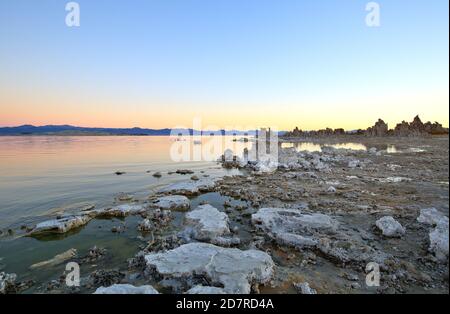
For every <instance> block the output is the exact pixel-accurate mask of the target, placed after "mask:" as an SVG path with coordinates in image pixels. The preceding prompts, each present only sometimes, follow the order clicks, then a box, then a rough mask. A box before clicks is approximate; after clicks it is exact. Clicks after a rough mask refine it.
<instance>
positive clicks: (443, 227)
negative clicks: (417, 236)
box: [429, 219, 449, 263]
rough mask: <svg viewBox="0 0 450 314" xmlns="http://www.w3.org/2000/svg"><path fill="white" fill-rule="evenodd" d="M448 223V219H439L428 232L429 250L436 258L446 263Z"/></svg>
mask: <svg viewBox="0 0 450 314" xmlns="http://www.w3.org/2000/svg"><path fill="white" fill-rule="evenodd" d="M448 225H449V223H448V219H447V220H445V219H443V220H441V221H439V223H438V224H437V225H436V227H435V228H434V230H433V231H431V232H430V247H429V251H430V252H432V253H433V254H434V256H436V258H437V259H438V260H439V261H441V262H443V263H445V262H447V263H448V249H449V244H448V238H449V235H448V234H449V228H448Z"/></svg>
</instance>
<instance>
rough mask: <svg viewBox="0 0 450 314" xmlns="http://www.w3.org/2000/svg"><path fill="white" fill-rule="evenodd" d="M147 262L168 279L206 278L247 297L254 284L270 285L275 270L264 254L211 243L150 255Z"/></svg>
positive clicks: (187, 245)
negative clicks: (268, 283)
mask: <svg viewBox="0 0 450 314" xmlns="http://www.w3.org/2000/svg"><path fill="white" fill-rule="evenodd" d="M145 261H146V264H147V266H148V267H149V268H150V269H154V270H156V271H157V272H158V273H159V274H160V275H162V276H164V277H166V278H179V279H186V280H189V279H191V278H192V276H194V275H196V276H205V277H207V278H208V280H209V281H210V282H211V284H212V285H221V286H223V287H224V288H223V290H224V292H226V293H233V294H238V293H242V294H248V293H250V290H251V285H252V284H265V283H267V282H269V281H270V279H271V278H272V275H273V269H274V263H273V261H272V258H271V257H270V256H269V255H268V254H267V253H265V252H262V251H258V250H247V251H241V250H239V249H230V248H221V247H218V246H215V245H212V244H208V243H189V244H185V245H182V246H180V247H177V248H175V249H173V250H170V251H167V252H164V253H150V254H147V255H145Z"/></svg>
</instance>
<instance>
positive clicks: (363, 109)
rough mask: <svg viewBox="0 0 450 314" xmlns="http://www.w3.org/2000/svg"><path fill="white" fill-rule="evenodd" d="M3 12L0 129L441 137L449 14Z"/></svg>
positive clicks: (213, 6)
mask: <svg viewBox="0 0 450 314" xmlns="http://www.w3.org/2000/svg"><path fill="white" fill-rule="evenodd" d="M67 2H68V1H60V0H14V1H10V0H0V41H1V43H0V47H1V48H0V83H1V86H0V125H15V124H22V123H34V124H47V123H53V124H65V123H71V124H78V125H86V126H94V125H96V126H123V127H127V126H136V125H139V126H142V127H172V126H174V125H187V126H189V123H190V122H189V121H191V120H192V118H194V117H198V116H200V117H201V118H202V120H203V122H204V123H206V124H208V123H209V124H214V125H218V126H220V127H224V126H227V125H233V126H236V124H238V125H244V124H259V125H268V124H273V125H277V126H279V128H283V129H288V128H291V127H294V126H296V125H299V126H300V127H302V126H304V128H305V129H310V128H320V127H326V126H331V127H339V126H344V127H346V128H357V127H364V126H367V125H368V124H372V123H373V122H374V121H375V120H376V119H377V118H378V117H381V118H385V119H386V120H387V121H389V122H391V123H393V122H397V121H399V120H403V119H409V120H410V119H412V118H413V116H414V115H415V114H417V113H418V114H421V115H422V116H423V118H424V119H425V120H427V119H429V120H440V121H442V122H444V124H446V125H448V117H447V116H448V83H449V82H448V73H449V66H448V53H449V51H448V1H447V0H433V1H425V0H412V1H411V0H409V1H406V0H395V1H394V0H389V1H378V3H379V4H380V5H381V27H378V28H369V27H367V26H366V25H365V16H366V14H367V12H366V11H365V5H366V3H367V2H368V1H358V0H354V1H352V0H321V1H317V0H304V1H302V0H278V1H275V0H147V1H144V0H129V1H122V0H117V1H107V0H80V1H77V2H78V3H79V4H80V8H81V26H80V27H79V28H68V27H67V26H66V25H65V15H66V12H65V10H64V7H65V4H66V3H67Z"/></svg>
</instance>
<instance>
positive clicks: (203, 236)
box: [185, 204, 230, 241]
mask: <svg viewBox="0 0 450 314" xmlns="http://www.w3.org/2000/svg"><path fill="white" fill-rule="evenodd" d="M185 220H186V224H187V225H188V226H192V228H193V237H194V238H195V239H196V240H199V241H210V240H212V239H214V238H216V237H220V236H223V235H227V234H229V233H230V229H229V225H228V224H229V221H228V216H227V215H226V214H225V213H222V212H220V211H219V210H217V208H215V207H212V206H211V205H208V204H206V205H201V206H199V207H197V208H196V209H195V210H193V211H191V212H189V213H187V214H186V217H185Z"/></svg>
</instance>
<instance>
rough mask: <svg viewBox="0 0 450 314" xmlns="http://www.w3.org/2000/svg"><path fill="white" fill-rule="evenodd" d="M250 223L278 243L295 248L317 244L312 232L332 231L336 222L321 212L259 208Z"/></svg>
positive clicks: (335, 226)
mask: <svg viewBox="0 0 450 314" xmlns="http://www.w3.org/2000/svg"><path fill="white" fill-rule="evenodd" d="M252 223H253V225H255V226H256V227H257V228H259V229H261V230H263V231H264V232H266V233H267V234H268V235H269V236H270V237H272V238H273V239H274V240H275V241H277V242H278V243H279V244H283V245H290V246H294V247H296V248H303V247H311V246H315V245H316V244H317V238H316V237H314V234H316V233H317V234H320V233H325V234H328V233H334V232H335V231H336V230H337V228H338V223H337V222H336V221H335V220H333V219H332V218H331V217H330V216H327V215H323V214H302V213H301V212H300V211H299V210H296V209H285V208H261V209H260V210H259V211H258V212H257V213H256V214H253V215H252Z"/></svg>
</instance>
